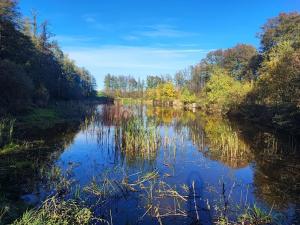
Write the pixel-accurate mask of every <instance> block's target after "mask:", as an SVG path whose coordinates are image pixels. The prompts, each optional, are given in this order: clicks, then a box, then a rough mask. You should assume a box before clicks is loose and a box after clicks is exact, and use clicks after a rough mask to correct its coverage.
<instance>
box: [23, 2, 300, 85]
mask: <svg viewBox="0 0 300 225" xmlns="http://www.w3.org/2000/svg"><path fill="white" fill-rule="evenodd" d="M19 6H20V9H21V12H22V13H23V15H25V16H29V15H30V12H31V10H32V9H34V10H36V11H37V12H38V16H39V20H40V21H42V20H45V19H47V20H49V22H50V31H51V32H52V33H54V34H55V35H56V37H55V39H57V40H58V42H59V44H60V46H61V47H62V49H63V50H64V51H65V52H66V53H68V54H69V56H70V57H71V58H72V59H74V60H75V61H76V62H77V64H78V65H80V66H84V67H86V68H87V69H88V70H90V71H91V73H92V74H93V75H94V76H95V77H96V80H97V84H98V86H99V88H102V87H103V78H104V76H105V74H107V73H112V74H126V75H128V74H131V75H133V76H135V77H141V78H143V77H145V76H147V75H149V74H158V75H159V74H166V73H169V74H173V73H175V72H176V71H177V70H180V69H184V68H185V67H187V66H189V65H193V64H195V63H197V62H199V61H200V60H201V58H203V57H204V56H205V54H206V53H207V52H208V51H211V50H214V49H218V48H228V47H232V46H234V45H235V44H237V43H248V44H252V45H254V46H256V47H259V40H258V39H257V38H256V34H257V33H258V32H259V30H260V27H261V26H262V25H263V24H264V23H265V22H266V20H267V19H268V18H271V17H274V16H276V15H278V14H279V13H280V12H291V11H298V12H299V11H300V0H223V1H221V0H206V1H204V0H147V1H146V0H20V4H19Z"/></svg>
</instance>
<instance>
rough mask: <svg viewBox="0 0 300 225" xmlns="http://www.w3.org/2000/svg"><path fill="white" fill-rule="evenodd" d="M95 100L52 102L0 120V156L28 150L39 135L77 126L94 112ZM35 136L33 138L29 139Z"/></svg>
mask: <svg viewBox="0 0 300 225" xmlns="http://www.w3.org/2000/svg"><path fill="white" fill-rule="evenodd" d="M96 103H98V101H97V99H95V100H92V101H68V102H62V101H61V102H56V103H51V104H49V105H48V106H47V107H43V108H33V107H32V108H28V109H27V110H26V111H25V112H24V113H22V114H18V115H7V116H3V117H2V119H0V154H7V153H10V152H15V151H18V150H20V149H28V148H30V147H31V146H32V145H33V144H34V143H32V141H34V140H33V139H34V138H35V137H36V136H39V134H41V133H43V132H45V131H47V130H49V129H55V127H57V126H61V125H63V124H71V123H76V124H78V123H79V122H80V121H84V119H85V118H86V116H88V115H90V114H91V113H93V111H94V109H95V108H94V106H95V104H96ZM31 136H32V137H34V138H31Z"/></svg>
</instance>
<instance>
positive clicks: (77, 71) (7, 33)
mask: <svg viewBox="0 0 300 225" xmlns="http://www.w3.org/2000/svg"><path fill="white" fill-rule="evenodd" d="M0 12H1V13H0V40H1V45H0V71H1V73H0V88H1V93H0V104H1V108H4V109H6V111H10V112H16V111H18V110H22V109H23V108H24V107H26V106H28V104H30V103H34V104H37V105H46V104H47V103H48V100H58V99H60V100H61V99H82V98H85V97H89V96H93V95H94V94H95V92H94V88H95V79H94V78H93V77H92V76H91V74H90V73H89V72H88V71H87V70H86V69H84V68H79V67H77V66H76V65H75V63H74V62H73V61H72V60H69V59H68V57H67V56H66V55H64V54H63V52H62V51H61V49H60V48H59V47H58V45H57V44H56V42H54V41H51V39H50V37H51V33H50V32H49V31H48V23H47V21H45V22H43V23H42V24H41V25H40V27H41V29H40V30H41V32H40V33H38V32H37V27H39V24H37V22H36V21H37V18H36V15H34V16H33V20H30V19H28V18H27V19H26V20H23V19H22V18H21V17H20V16H19V13H18V10H17V6H16V1H14V0H4V1H1V3H0Z"/></svg>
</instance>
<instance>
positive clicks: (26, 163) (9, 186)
mask: <svg viewBox="0 0 300 225" xmlns="http://www.w3.org/2000/svg"><path fill="white" fill-rule="evenodd" d="M82 126H83V124H80V123H78V122H77V123H71V124H60V125H57V126H55V127H53V128H51V129H47V130H40V131H39V132H38V131H32V130H28V131H27V132H26V138H27V140H28V139H30V140H33V141H34V144H33V145H32V146H31V147H30V148H28V149H25V150H19V151H17V152H12V153H8V154H5V155H1V158H0V193H3V194H4V195H5V196H0V197H1V198H3V199H1V201H2V203H3V204H5V205H8V206H9V207H10V211H9V212H8V213H7V214H5V217H6V218H4V220H8V221H10V220H12V219H13V218H14V217H17V216H18V214H20V213H22V212H23V211H24V210H25V208H26V207H28V205H26V204H25V203H24V201H23V200H22V199H21V196H24V195H26V194H31V193H35V194H37V195H39V194H40V191H41V185H42V183H43V177H42V174H41V173H43V174H45V173H47V171H49V170H50V169H51V167H52V166H53V163H54V162H55V161H56V160H57V159H58V157H59V156H60V154H61V153H62V152H63V151H64V150H65V149H66V147H67V146H69V145H70V144H71V143H72V142H73V140H74V137H75V135H76V134H77V133H78V132H79V130H80V127H82ZM31 132H33V136H34V138H33V137H31V136H30V135H31ZM38 133H39V135H38V136H37V134H38ZM12 203H13V204H12ZM0 206H1V204H0Z"/></svg>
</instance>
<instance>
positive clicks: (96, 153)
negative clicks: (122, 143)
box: [57, 108, 291, 224]
mask: <svg viewBox="0 0 300 225" xmlns="http://www.w3.org/2000/svg"><path fill="white" fill-rule="evenodd" d="M144 110H145V108H144ZM142 114H143V115H144V116H145V115H146V113H145V112H144V111H143V113H142ZM179 119H180V118H179ZM179 119H178V118H176V120H173V123H168V125H164V124H163V123H160V124H161V125H160V126H157V128H158V131H159V135H160V136H161V138H162V143H161V145H160V147H159V149H158V152H157V155H156V156H155V158H154V159H152V160H147V159H136V160H134V159H133V160H132V158H131V159H130V161H128V160H126V154H122V153H121V152H120V150H116V149H115V146H114V144H115V143H114V142H115V140H114V132H115V128H113V126H111V128H110V133H109V136H108V133H105V134H104V135H103V137H102V138H104V140H105V141H104V143H102V144H99V143H98V141H99V138H98V139H97V135H96V133H95V131H97V129H98V128H99V127H98V126H93V125H94V124H92V125H90V127H89V128H88V130H85V131H81V132H79V133H78V134H77V135H76V137H75V139H74V142H73V144H72V145H70V146H69V147H68V148H67V149H66V150H65V151H64V152H63V153H62V154H61V156H60V158H59V159H58V161H57V164H58V165H59V166H61V167H62V168H65V169H66V168H68V167H69V166H70V164H73V165H76V166H75V168H74V169H73V176H74V178H75V179H76V180H77V181H78V182H79V183H80V184H81V185H87V184H88V183H89V182H91V180H92V179H93V178H94V177H97V176H99V175H101V172H103V171H104V170H105V169H107V168H113V167H115V166H118V167H120V168H123V169H124V170H126V171H127V173H128V174H134V173H136V172H138V171H142V170H143V171H152V170H154V169H157V170H158V171H159V174H160V176H161V177H164V179H165V181H166V182H167V183H168V184H170V185H177V186H180V185H182V184H187V185H188V186H191V184H192V182H193V181H195V185H196V189H197V190H199V195H201V197H202V201H203V202H204V201H205V199H209V201H210V202H212V203H214V202H217V201H220V194H221V193H222V191H223V189H222V188H223V184H224V188H225V193H226V195H227V196H230V197H229V202H231V203H232V204H238V205H239V204H243V203H245V202H248V203H253V202H254V201H258V202H259V203H262V202H263V201H260V199H255V194H254V189H255V187H254V183H253V182H254V173H255V167H254V166H253V164H252V163H250V164H249V161H248V163H243V164H242V165H243V166H239V167H230V164H227V163H223V161H222V160H219V159H218V157H216V156H215V157H210V156H209V155H207V152H209V147H208V146H207V145H205V146H202V148H200V150H199V146H197V145H196V143H195V140H194V141H193V139H192V138H191V130H190V128H189V126H188V125H181V126H179V129H178V127H177V128H175V125H176V124H174V123H176V121H178V120H179ZM168 122H169V120H168ZM192 123H194V122H193V121H192ZM104 127H105V128H106V129H107V128H108V127H109V126H104ZM106 132H107V130H106ZM199 132H200V130H199ZM193 135H197V133H196V134H193ZM182 137H183V138H182ZM196 138H197V136H196ZM166 139H167V140H168V144H167V145H166V146H167V147H166V148H165V147H164V141H165V140H166ZM201 149H202V151H201ZM223 160H224V159H223ZM225 160H226V159H225ZM116 204H117V205H116V208H119V209H118V210H119V211H118V215H119V216H118V217H122V219H121V220H120V221H123V222H124V223H125V222H126V221H128V220H127V219H128V215H130V214H134V215H135V216H133V217H138V216H140V213H143V212H144V211H143V210H142V209H136V208H134V209H136V210H133V208H132V207H136V206H137V205H138V204H137V202H136V201H134V199H127V200H126V201H120V202H118V203H116ZM200 204H201V203H200ZM202 204H203V203H202ZM126 205H131V207H129V208H128V207H126ZM264 207H267V205H264ZM290 212H291V211H290ZM133 217H132V218H133ZM125 218H127V219H125ZM132 218H131V220H132ZM133 221H134V220H133ZM118 223H119V222H118ZM145 223H147V221H146V222H145ZM148 223H150V224H151V220H149V221H148ZM120 224H121V222H120Z"/></svg>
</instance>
